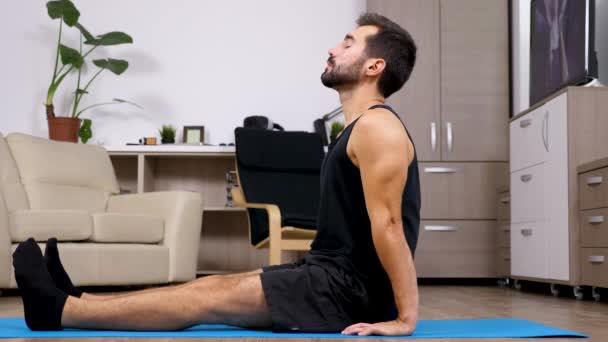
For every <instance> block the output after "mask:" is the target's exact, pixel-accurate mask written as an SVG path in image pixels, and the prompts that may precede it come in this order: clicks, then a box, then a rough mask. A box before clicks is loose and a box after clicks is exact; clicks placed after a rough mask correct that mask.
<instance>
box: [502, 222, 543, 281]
mask: <svg viewBox="0 0 608 342" xmlns="http://www.w3.org/2000/svg"><path fill="white" fill-rule="evenodd" d="M544 228H545V223H544V222H530V223H511V275H512V276H522V277H533V278H547V275H548V260H547V254H546V250H547V239H546V236H545V231H544Z"/></svg>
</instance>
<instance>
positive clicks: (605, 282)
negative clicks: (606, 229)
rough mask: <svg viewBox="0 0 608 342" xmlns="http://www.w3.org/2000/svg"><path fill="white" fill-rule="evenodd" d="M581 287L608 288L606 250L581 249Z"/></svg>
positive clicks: (607, 250)
mask: <svg viewBox="0 0 608 342" xmlns="http://www.w3.org/2000/svg"><path fill="white" fill-rule="evenodd" d="M581 280H582V282H583V285H589V286H598V287H608V248H581Z"/></svg>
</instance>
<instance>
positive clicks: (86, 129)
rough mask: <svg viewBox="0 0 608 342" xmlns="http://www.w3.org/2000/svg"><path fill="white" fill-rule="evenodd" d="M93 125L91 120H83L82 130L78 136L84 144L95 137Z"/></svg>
mask: <svg viewBox="0 0 608 342" xmlns="http://www.w3.org/2000/svg"><path fill="white" fill-rule="evenodd" d="M92 124H93V122H92V121H91V119H84V120H82V125H81V126H80V130H78V136H79V137H80V140H82V143H83V144H86V143H87V141H89V139H91V138H92V137H93V130H92V129H91V125H92Z"/></svg>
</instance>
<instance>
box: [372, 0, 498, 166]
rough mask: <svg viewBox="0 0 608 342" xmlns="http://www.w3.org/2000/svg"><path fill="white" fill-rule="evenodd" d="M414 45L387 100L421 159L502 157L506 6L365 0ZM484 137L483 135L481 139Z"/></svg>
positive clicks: (471, 0)
mask: <svg viewBox="0 0 608 342" xmlns="http://www.w3.org/2000/svg"><path fill="white" fill-rule="evenodd" d="M367 6H368V11H370V12H378V13H380V14H383V15H386V16H387V17H388V18H390V19H392V20H394V21H395V22H397V23H398V24H400V25H401V26H403V27H404V28H405V29H406V30H408V31H409V32H410V34H411V35H412V37H413V38H414V40H415V41H416V44H417V45H418V56H417V61H416V66H415V67H414V71H413V72H412V76H411V78H410V80H409V81H408V83H406V85H405V86H404V87H403V89H401V90H400V91H398V92H397V93H395V94H393V95H392V96H391V97H390V98H389V99H388V103H389V104H390V105H392V106H393V107H394V108H395V109H396V111H397V112H398V113H400V115H402V118H403V120H404V122H405V124H406V125H407V126H408V128H409V129H410V132H411V134H412V138H413V140H414V143H415V144H416V149H417V151H418V159H419V160H420V161H507V160H508V143H507V138H508V119H509V112H508V110H509V104H508V101H509V82H508V80H509V74H508V72H509V61H508V56H509V50H508V16H507V13H508V8H507V2H505V1H503V0H462V1H452V0H441V1H440V0H368V2H367ZM482 142H483V143H482Z"/></svg>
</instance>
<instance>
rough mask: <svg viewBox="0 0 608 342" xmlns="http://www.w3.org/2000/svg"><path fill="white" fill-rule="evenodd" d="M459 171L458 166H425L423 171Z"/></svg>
mask: <svg viewBox="0 0 608 342" xmlns="http://www.w3.org/2000/svg"><path fill="white" fill-rule="evenodd" d="M458 171H460V169H459V168H455V167H425V168H424V172H426V173H456V172H458Z"/></svg>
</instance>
